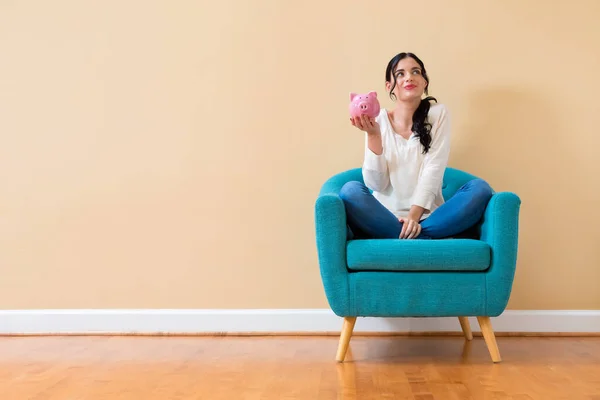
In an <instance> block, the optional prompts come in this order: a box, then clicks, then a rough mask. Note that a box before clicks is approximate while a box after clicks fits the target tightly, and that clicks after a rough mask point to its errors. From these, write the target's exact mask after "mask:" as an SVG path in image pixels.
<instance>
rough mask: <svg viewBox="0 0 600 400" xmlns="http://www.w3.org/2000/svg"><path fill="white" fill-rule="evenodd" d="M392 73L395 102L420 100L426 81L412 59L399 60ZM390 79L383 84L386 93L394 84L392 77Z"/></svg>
mask: <svg viewBox="0 0 600 400" xmlns="http://www.w3.org/2000/svg"><path fill="white" fill-rule="evenodd" d="M392 73H393V74H394V76H395V77H396V86H395V87H394V92H393V93H394V94H395V95H396V99H397V101H406V100H412V99H415V98H417V99H420V98H421V96H422V95H423V93H424V92H425V88H426V87H427V81H426V80H425V78H424V77H423V71H422V69H421V67H420V66H419V64H418V63H417V62H416V61H415V60H414V59H413V58H412V57H406V58H403V59H402V60H400V62H399V63H398V65H396V69H395V70H394V71H393V72H392ZM390 79H391V81H389V82H386V84H385V87H386V89H387V92H388V93H389V92H390V90H391V89H392V85H393V83H394V77H393V76H392V77H391V78H390Z"/></svg>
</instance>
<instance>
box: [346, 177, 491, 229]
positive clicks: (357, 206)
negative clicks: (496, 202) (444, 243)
mask: <svg viewBox="0 0 600 400" xmlns="http://www.w3.org/2000/svg"><path fill="white" fill-rule="evenodd" d="M492 194H493V192H492V188H491V187H490V186H489V185H488V183H487V182H485V181H484V180H481V179H473V180H471V181H469V182H467V183H465V184H464V185H463V186H462V187H461V188H460V189H458V191H457V192H456V193H455V194H454V195H453V196H452V197H451V198H449V199H448V200H447V201H446V202H445V203H444V204H442V205H441V206H440V207H438V208H437V209H436V210H435V211H434V212H433V213H431V215H430V216H429V217H427V218H426V219H424V220H422V221H421V222H420V224H421V234H420V235H419V236H417V237H416V239H443V238H449V237H456V236H462V237H469V235H472V232H471V233H470V232H469V230H470V229H471V228H473V227H474V226H475V225H476V224H477V223H478V222H479V221H480V219H481V217H482V216H483V213H484V212H485V209H486V207H487V204H488V202H489V200H490V198H491V197H492ZM340 197H341V198H342V200H343V201H344V205H345V207H346V220H347V223H348V239H398V238H399V237H400V232H401V231H402V225H403V224H402V222H400V221H399V220H398V218H397V217H396V216H395V215H394V214H393V213H392V212H391V211H389V210H388V209H387V208H385V206H384V205H383V204H381V203H380V202H379V201H378V200H377V199H376V198H375V197H374V196H373V194H371V192H370V191H369V188H367V187H366V186H365V185H364V184H363V183H362V182H358V181H350V182H347V183H346V184H345V185H344V186H343V187H342V189H341V191H340Z"/></svg>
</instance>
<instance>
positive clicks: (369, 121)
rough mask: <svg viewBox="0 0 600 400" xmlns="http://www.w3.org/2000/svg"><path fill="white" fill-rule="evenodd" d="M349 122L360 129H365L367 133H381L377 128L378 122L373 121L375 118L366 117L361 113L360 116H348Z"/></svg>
mask: <svg viewBox="0 0 600 400" xmlns="http://www.w3.org/2000/svg"><path fill="white" fill-rule="evenodd" d="M350 122H351V123H352V125H354V126H355V127H357V128H358V129H360V130H361V131H365V132H367V133H368V134H371V135H372V134H377V133H381V131H380V130H379V124H378V123H377V122H376V121H375V118H371V117H368V116H366V115H364V114H362V115H361V116H360V117H354V118H352V117H350Z"/></svg>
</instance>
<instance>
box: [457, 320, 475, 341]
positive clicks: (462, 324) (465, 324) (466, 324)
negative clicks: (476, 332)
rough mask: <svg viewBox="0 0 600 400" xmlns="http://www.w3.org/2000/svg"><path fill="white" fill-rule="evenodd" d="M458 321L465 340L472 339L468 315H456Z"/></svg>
mask: <svg viewBox="0 0 600 400" xmlns="http://www.w3.org/2000/svg"><path fill="white" fill-rule="evenodd" d="M458 320H459V321H460V327H461V328H462V331H463V333H464V334H465V338H466V339H467V340H473V332H471V324H470V323H469V317H458Z"/></svg>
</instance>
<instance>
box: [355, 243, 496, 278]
mask: <svg viewBox="0 0 600 400" xmlns="http://www.w3.org/2000/svg"><path fill="white" fill-rule="evenodd" d="M346 257H347V265H348V269H349V270H350V271H470V272H473V271H485V270H486V269H488V268H489V266H490V260H491V247H490V246H489V245H488V244H487V243H486V242H484V241H481V240H475V239H443V240H429V239H427V240H421V239H360V240H350V241H348V242H347V244H346Z"/></svg>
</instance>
